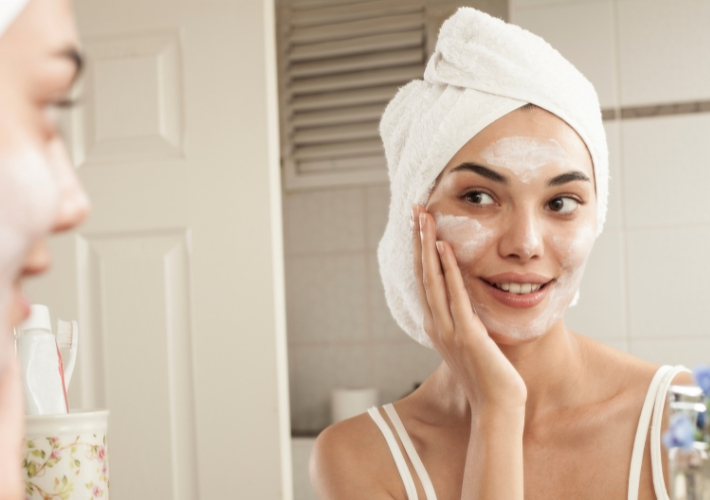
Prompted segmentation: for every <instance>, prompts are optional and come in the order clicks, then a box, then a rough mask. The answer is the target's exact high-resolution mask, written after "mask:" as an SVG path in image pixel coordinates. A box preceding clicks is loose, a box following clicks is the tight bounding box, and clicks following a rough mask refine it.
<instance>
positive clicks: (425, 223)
mask: <svg viewBox="0 0 710 500" xmlns="http://www.w3.org/2000/svg"><path fill="white" fill-rule="evenodd" d="M419 226H420V228H421V231H420V232H421V238H422V277H423V280H422V281H423V282H424V291H425V292H426V297H427V302H428V303H429V307H430V308H431V314H432V318H433V319H434V326H435V327H436V329H437V331H438V333H439V335H442V334H445V333H449V332H451V331H452V330H453V321H452V318H451V311H450V310H449V299H448V297H447V293H446V283H445V281H444V274H443V272H442V270H441V260H440V258H439V252H438V251H437V249H436V224H435V223H434V219H433V217H432V216H431V215H429V214H428V213H426V212H422V213H420V214H419Z"/></svg>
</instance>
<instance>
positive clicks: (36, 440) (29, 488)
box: [22, 410, 109, 500]
mask: <svg viewBox="0 0 710 500" xmlns="http://www.w3.org/2000/svg"><path fill="white" fill-rule="evenodd" d="M108 415H109V412H108V410H73V411H72V412H70V413H67V414H60V415H28V416H27V417H26V421H25V442H24V445H23V446H24V449H23V453H22V472H23V476H24V480H25V497H26V498H27V499H32V500H35V499H37V500H42V499H45V498H61V499H62V500H89V499H91V500H94V499H106V500H107V499H108V498H109V476H108V444H107V431H108Z"/></svg>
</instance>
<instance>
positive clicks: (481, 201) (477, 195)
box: [466, 191, 494, 205]
mask: <svg viewBox="0 0 710 500" xmlns="http://www.w3.org/2000/svg"><path fill="white" fill-rule="evenodd" d="M466 200H468V201H470V202H471V203H475V204H476V205H491V204H493V203H494V201H493V198H492V197H491V195H489V194H486V193H481V192H480V191H475V192H473V193H468V194H467V195H466Z"/></svg>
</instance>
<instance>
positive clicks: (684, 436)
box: [663, 413, 695, 449]
mask: <svg viewBox="0 0 710 500" xmlns="http://www.w3.org/2000/svg"><path fill="white" fill-rule="evenodd" d="M694 441H695V425H694V424H693V422H691V421H690V418H688V416H687V415H684V414H682V413H681V414H677V415H672V416H671V424H670V426H669V427H668V430H667V431H666V432H664V433H663V446H665V447H666V448H667V449H671V448H692V446H693V442H694Z"/></svg>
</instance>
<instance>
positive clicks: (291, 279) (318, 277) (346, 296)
mask: <svg viewBox="0 0 710 500" xmlns="http://www.w3.org/2000/svg"><path fill="white" fill-rule="evenodd" d="M286 312H287V321H288V337H289V341H291V342H294V341H315V340H320V341H339V340H363V339H365V338H367V274H366V256H365V255H364V254H354V255H321V256H308V257H287V259H286Z"/></svg>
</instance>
